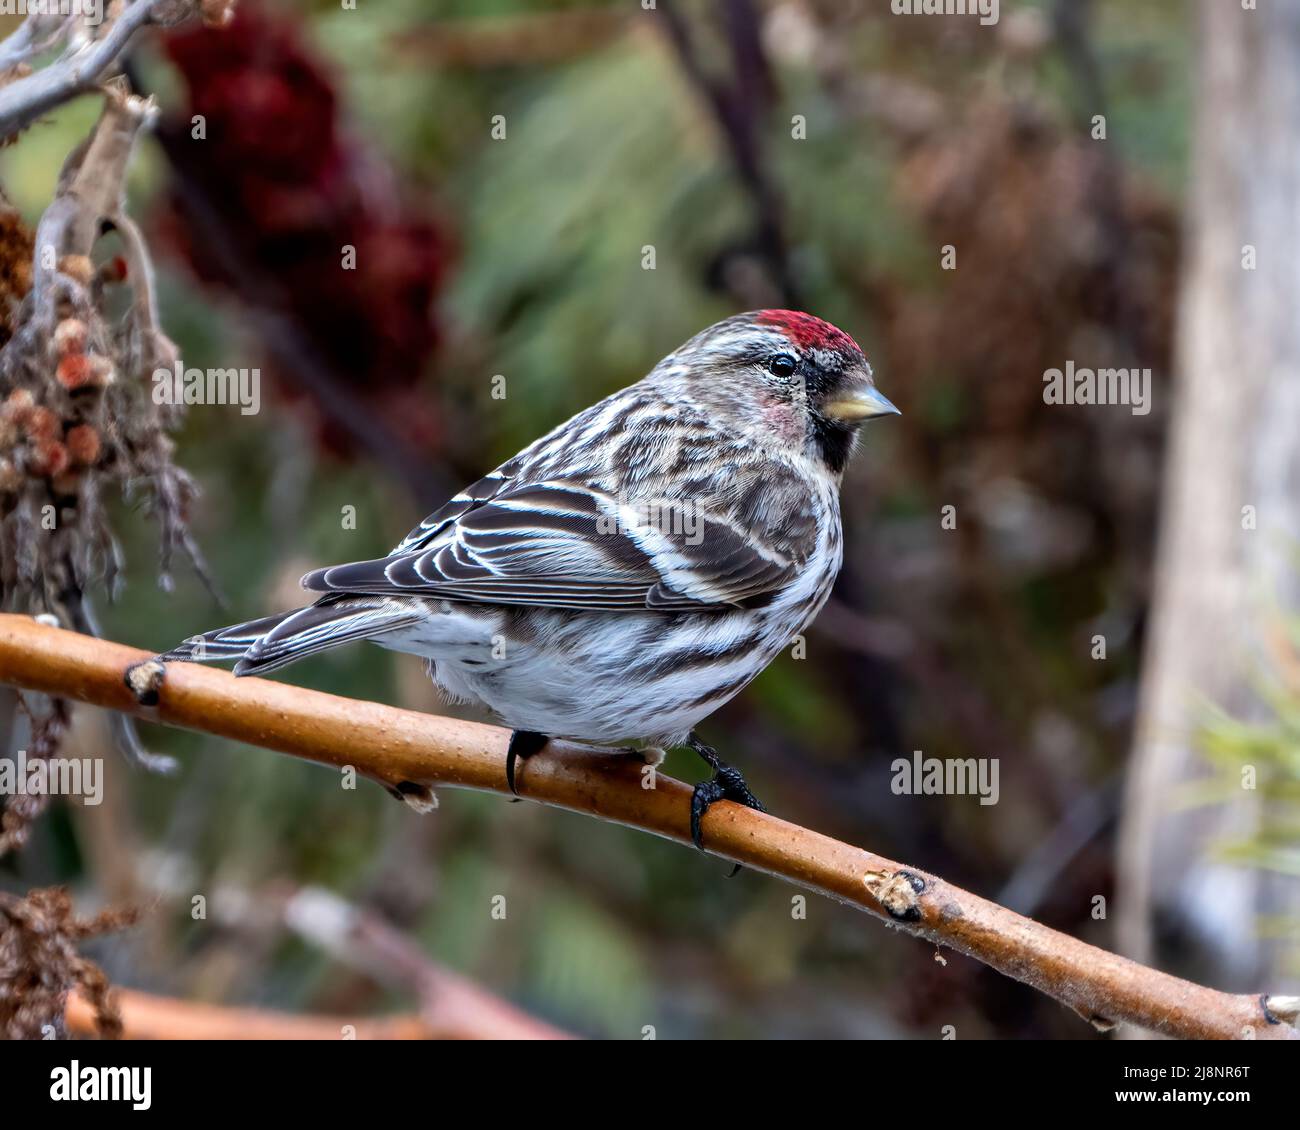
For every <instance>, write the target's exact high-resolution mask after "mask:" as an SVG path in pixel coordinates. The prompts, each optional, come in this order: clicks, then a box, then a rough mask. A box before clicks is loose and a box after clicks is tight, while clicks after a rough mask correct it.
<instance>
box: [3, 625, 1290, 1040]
mask: <svg viewBox="0 0 1300 1130" xmlns="http://www.w3.org/2000/svg"><path fill="white" fill-rule="evenodd" d="M151 658H152V657H150V656H148V655H147V654H146V653H144V652H141V651H138V650H136V649H134V648H128V647H123V646H121V645H118V644H110V643H105V642H103V641H101V640H95V639H91V638H90V637H87V636H82V635H78V634H76V633H73V632H65V631H62V630H60V629H57V628H50V627H47V626H45V625H42V624H38V623H37V622H36V621H35V620H32V619H30V618H28V617H25V616H12V615H9V616H0V682H5V683H10V684H13V685H15V686H20V687H27V688H30V689H33V690H39V691H43V692H45V693H47V694H55V695H61V696H64V697H69V698H75V699H79V700H81V701H83V702H89V703H93V704H95V705H97V706H103V707H108V708H109V709H113V710H122V711H126V712H129V713H132V714H137V715H140V716H141V717H146V718H150V719H153V720H155V721H159V722H164V723H167V724H170V725H175V726H185V727H188V728H190V729H195V730H202V731H205V732H207V733H212V734H217V735H220V736H222V737H227V738H232V739H235V740H237V741H243V742H249V743H251V744H254V745H260V746H263V747H265V748H268V749H274V750H279V751H280V752H282V753H289V754H292V755H294V756H296V757H303V758H307V759H309V760H312V761H317V762H320V763H322V764H325V765H332V766H336V767H343V766H352V767H354V768H355V769H356V770H358V771H359V772H362V773H364V774H366V775H367V776H369V777H371V778H373V779H374V780H376V781H379V782H380V783H382V784H383V785H384V786H385V787H387V788H388V789H389V790H390V791H391V792H393V793H394V794H395V795H397V796H400V797H402V798H403V799H404V800H406V801H408V803H410V804H411V805H412V806H413V807H416V808H420V809H427V808H428V807H429V806H430V802H431V799H432V795H431V792H430V787H431V786H433V785H438V784H441V785H448V786H451V787H455V788H472V789H481V790H485V791H489V792H498V793H506V792H507V791H508V785H507V783H506V775H505V753H506V744H507V740H508V734H507V732H506V731H504V730H501V729H498V728H496V727H492V726H483V725H478V724H476V723H472V722H461V721H455V720H452V719H448V718H440V717H437V716H433V715H427V714H418V713H416V712H414V711H407V710H397V709H394V708H392V707H388V706H381V705H379V704H377V703H369V702H356V701H353V700H350V699H343V698H337V697H335V696H333V695H326V694H320V693H318V692H315V691H307V690H302V689H300V688H297V687H293V686H288V685H286V684H283V683H272V682H268V681H264V680H261V679H235V678H234V677H233V676H232V675H230V674H228V673H227V672H224V671H215V670H211V669H208V668H205V667H200V666H197V665H192V664H184V663H181V664H171V665H170V666H168V667H167V668H166V670H165V676H164V673H163V672H161V671H160V670H159V668H161V666H162V665H161V664H158V663H156V662H152V663H150V662H149V661H150V660H151ZM128 672H131V674H132V679H131V686H130V687H129V686H128V685H127V674H128ZM132 687H134V688H135V689H134V690H133V689H132ZM145 703H148V704H150V705H145ZM640 770H641V766H640V765H634V764H632V763H631V762H630V760H629V759H628V758H627V757H626V756H617V755H615V756H607V757H602V756H599V755H595V754H593V753H592V752H591V751H590V750H580V749H578V748H576V747H569V746H565V745H564V744H563V743H558V742H557V743H552V744H551V745H550V746H549V747H547V749H546V750H545V751H543V752H542V753H540V754H538V755H536V756H535V757H532V758H530V759H529V760H528V762H527V764H526V766H525V768H524V769H523V770H522V772H521V774H520V778H519V786H520V792H521V793H522V794H523V795H525V796H527V797H529V798H531V799H533V800H537V801H540V802H542V803H544V804H549V805H554V806H556V807H560V808H567V809H570V810H572V811H575V812H585V813H588V814H589V815H593V816H598V817H600V818H601V819H605V820H611V821H614V822H615V823H620V824H626V825H628V826H629V827H635V828H640V829H642V830H644V831H647V832H652V833H654V834H655V835H659V836H663V837H665V838H667V839H672V840H676V841H678V842H679V843H689V842H690V832H689V812H690V795H691V790H690V788H689V787H688V786H687V785H685V784H683V783H682V782H680V781H675V780H672V779H671V778H668V777H664V776H659V777H658V778H657V780H655V781H654V787H653V788H647V787H644V780H645V778H643V775H642V773H641V771H640ZM704 833H705V840H706V843H707V846H708V850H709V851H710V852H711V853H713V854H714V855H718V856H720V857H722V858H724V859H729V860H732V861H734V862H737V863H742V864H744V865H745V866H746V867H749V868H752V869H754V870H757V871H765V872H767V873H768V874H771V875H777V876H780V877H782V878H785V879H787V880H789V881H791V882H793V883H796V884H798V885H800V886H803V887H806V888H808V889H810V890H813V891H817V892H819V893H821V894H824V895H827V896H828V897H830V898H834V899H837V900H839V901H841V902H844V903H847V904H849V905H852V906H856V907H859V908H860V909H862V910H865V911H867V912H869V913H871V914H874V915H876V916H877V917H879V918H882V919H885V920H886V921H888V922H891V923H893V924H895V925H897V926H898V927H899V928H901V929H903V930H905V931H907V932H908V933H911V934H914V935H916V936H917V937H920V938H924V939H926V940H928V941H930V942H933V943H936V944H939V945H946V946H950V947H951V948H953V949H955V950H957V951H958V952H960V953H964V954H967V955H969V956H971V957H974V958H976V959H977V960H979V961H982V962H984V963H985V964H987V965H989V966H991V967H992V968H994V969H997V970H999V971H1000V972H1002V973H1005V974H1006V975H1007V976H1009V977H1014V978H1015V979H1017V980H1019V981H1023V982H1024V983H1025V984H1028V985H1032V986H1033V987H1034V988H1037V989H1039V990H1041V991H1042V992H1045V993H1047V994H1049V995H1050V996H1052V997H1054V998H1055V999H1057V1000H1059V1001H1061V1002H1062V1003H1063V1004H1065V1005H1067V1006H1069V1007H1070V1008H1072V1009H1074V1010H1075V1011H1076V1012H1078V1013H1079V1014H1080V1015H1082V1016H1084V1017H1086V1018H1087V1019H1088V1020H1090V1021H1092V1022H1093V1023H1095V1024H1098V1025H1109V1024H1111V1023H1114V1022H1120V1021H1123V1022H1128V1023H1131V1024H1136V1025H1139V1026H1141V1027H1143V1028H1147V1029H1150V1030H1152V1031H1157V1032H1161V1033H1164V1034H1166V1035H1170V1036H1178V1037H1185V1038H1199V1039H1215V1038H1217V1039H1233V1038H1242V1037H1244V1038H1257V1039H1296V1038H1300V1033H1297V1032H1296V1030H1295V1028H1294V1027H1293V1026H1292V1025H1291V1024H1290V1023H1288V1022H1287V1021H1286V1020H1285V1019H1284V1018H1283V1016H1282V1014H1281V1013H1282V1011H1285V1009H1286V1005H1287V1003H1288V1002H1286V1001H1282V1002H1278V1001H1274V1002H1273V1004H1272V1005H1270V1000H1269V998H1267V997H1265V996H1251V995H1234V994H1230V993H1222V992H1218V991H1217V990H1214V989H1209V988H1205V987H1202V986H1199V985H1195V984H1192V983H1191V982H1188V981H1183V980H1180V979H1178V978H1176V977H1171V976H1169V975H1167V974H1164V973H1160V972H1158V971H1157V970H1154V969H1148V968H1145V967H1144V966H1141V965H1139V964H1137V963H1136V962H1133V961H1129V960H1127V959H1126V958H1122V957H1118V956H1116V955H1114V954H1110V953H1107V952H1105V951H1104V950H1100V949H1097V948H1096V947H1094V946H1089V945H1086V944H1084V943H1083V942H1080V941H1078V940H1076V939H1074V938H1070V937H1068V936H1066V935H1064V934H1060V933H1057V932H1056V931H1055V930H1049V929H1048V928H1047V927H1045V926H1042V925H1040V924H1038V923H1037V922H1033V921H1031V920H1029V919H1027V918H1022V917H1021V916H1020V915H1017V914H1013V913H1012V912H1011V911H1009V910H1006V909H1004V908H1003V907H1000V906H997V905H996V904H994V903H991V902H989V901H988V900H986V899H982V898H979V897H977V896H975V895H972V894H970V893H968V892H966V891H963V890H961V889H960V888H958V887H954V886H952V885H951V884H949V883H946V882H944V881H943V880H942V879H940V878H938V877H937V876H934V875H928V874H926V873H925V872H923V871H919V870H917V869H915V868H910V867H905V866H903V865H901V864H898V863H895V862H893V861H892V860H888V859H885V858H883V857H881V856H878V855H874V854H872V853H871V852H869V851H865V850H863V849H861V848H855V847H851V846H850V845H848V844H844V843H840V842H838V841H836V840H833V839H831V838H830V837H828V836H823V835H820V834H819V833H817V832H813V831H811V830H809V829H807V828H801V827H799V826H797V825H794V824H789V823H787V822H785V821H783V820H778V819H777V818H776V817H774V816H769V815H767V814H765V813H759V812H754V811H752V810H750V809H747V808H742V807H740V806H738V805H734V804H731V803H729V802H720V803H718V804H716V805H715V806H713V808H711V809H710V810H709V812H708V814H707V815H706V816H705V818H704Z"/></svg>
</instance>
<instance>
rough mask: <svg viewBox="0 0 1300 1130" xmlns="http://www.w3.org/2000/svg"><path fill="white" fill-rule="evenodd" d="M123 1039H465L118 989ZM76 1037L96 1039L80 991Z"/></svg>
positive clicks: (396, 1024) (73, 1005) (404, 1021)
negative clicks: (230, 1006)
mask: <svg viewBox="0 0 1300 1130" xmlns="http://www.w3.org/2000/svg"><path fill="white" fill-rule="evenodd" d="M115 994H116V997H117V1004H118V1008H119V1009H120V1010H121V1013H122V1038H123V1039H125V1040H342V1039H345V1038H352V1039H357V1040H436V1039H464V1038H466V1033H465V1032H464V1031H461V1030H456V1029H447V1028H439V1027H438V1026H436V1025H434V1024H431V1023H429V1022H428V1021H426V1020H423V1019H421V1018H420V1017H418V1016H385V1017H372V1018H367V1019H356V1018H348V1017H343V1016H302V1015H299V1014H296V1013H287V1012H269V1011H267V1010H265V1009H260V1008H227V1007H225V1006H224V1005H215V1004H201V1003H197V1002H195V1001H184V1000H176V999H175V998H173V997H156V996H153V995H151V994H149V993H140V992H136V991H135V990H134V989H117V990H115ZM63 1017H64V1022H65V1023H66V1024H67V1026H68V1032H69V1033H71V1034H72V1035H74V1036H96V1035H98V1034H99V1033H98V1029H97V1028H96V1025H95V1008H94V1006H93V1005H92V1004H91V1003H90V1002H89V1001H87V1000H86V998H85V997H83V996H82V995H81V994H80V993H76V992H74V993H72V994H70V995H69V997H68V1007H67V1009H66V1010H65V1011H64V1014H63Z"/></svg>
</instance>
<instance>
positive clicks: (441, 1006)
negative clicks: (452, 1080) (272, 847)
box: [284, 887, 568, 1040]
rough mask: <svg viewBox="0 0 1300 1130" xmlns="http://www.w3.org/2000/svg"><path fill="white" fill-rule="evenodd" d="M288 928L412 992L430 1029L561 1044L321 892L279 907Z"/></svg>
mask: <svg viewBox="0 0 1300 1130" xmlns="http://www.w3.org/2000/svg"><path fill="white" fill-rule="evenodd" d="M284 919H285V922H286V923H287V924H288V926H289V928H290V929H292V930H294V931H295V932H297V933H298V934H299V935H301V936H302V937H303V938H305V939H306V940H308V941H311V942H314V943H315V944H316V945H318V946H320V947H321V948H322V949H324V950H325V951H326V952H328V953H329V954H331V955H332V956H333V957H334V958H335V959H337V960H338V961H341V962H343V963H344V964H345V965H349V966H351V967H352V968H354V969H356V970H358V971H360V972H363V973H365V974H366V975H367V976H369V977H372V978H374V979H376V980H378V981H381V982H386V983H388V984H392V985H396V986H398V987H400V988H403V989H406V990H408V991H409V990H412V989H413V990H414V991H415V993H416V994H417V995H418V996H419V998H420V1016H421V1018H422V1019H423V1020H424V1021H425V1023H426V1024H428V1025H429V1027H430V1028H432V1029H434V1030H444V1031H464V1032H466V1033H475V1034H476V1035H477V1036H479V1037H482V1038H492V1039H499V1040H563V1039H567V1038H568V1036H567V1034H566V1033H564V1032H561V1031H560V1030H559V1029H557V1028H552V1027H551V1026H550V1025H549V1024H545V1023H543V1022H542V1021H540V1020H535V1019H533V1017H531V1016H529V1015H527V1013H524V1012H521V1011H519V1009H517V1008H515V1007H514V1006H513V1005H511V1004H508V1003H507V1002H505V1001H503V1000H500V999H499V998H497V997H495V996H493V995H492V994H491V993H489V992H487V991H486V990H485V989H482V988H480V987H479V986H478V985H475V984H474V983H473V982H472V981H470V980H467V979H466V978H464V977H461V976H460V975H459V974H457V973H454V972H452V970H450V969H448V968H446V967H445V966H443V965H440V964H439V963H438V962H436V961H434V960H433V959H432V958H430V957H428V956H427V955H426V954H425V953H424V951H423V950H421V949H420V948H419V946H417V945H416V944H415V943H414V942H412V941H411V940H410V939H409V938H407V937H406V936H405V935H404V934H402V933H401V932H400V931H398V930H396V929H394V928H393V927H392V926H390V925H389V924H388V923H387V922H385V921H384V920H383V919H382V918H380V917H378V916H377V915H375V914H371V913H368V912H366V911H365V910H362V909H361V908H359V907H356V906H353V905H352V904H350V903H347V902H345V901H344V900H343V899H341V898H339V897H338V896H337V895H334V894H331V893H330V892H329V891H326V890H323V889H321V888H315V887H307V888H304V889H303V890H300V891H298V892H296V893H295V894H294V895H293V897H292V898H290V899H289V901H288V903H287V904H286V905H285V908H284Z"/></svg>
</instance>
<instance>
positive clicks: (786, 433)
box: [760, 396, 803, 441]
mask: <svg viewBox="0 0 1300 1130" xmlns="http://www.w3.org/2000/svg"><path fill="white" fill-rule="evenodd" d="M760 411H761V412H762V414H763V423H764V424H766V425H767V426H768V427H769V428H770V429H771V430H772V431H773V432H774V433H775V434H776V435H778V436H780V437H781V438H782V439H787V440H791V441H793V440H797V439H799V438H800V437H801V436H802V435H803V422H802V421H801V420H800V419H799V416H798V413H796V412H795V410H794V408H793V407H792V406H791V404H790V403H789V402H788V401H783V400H778V399H777V398H776V397H774V396H765V397H763V398H762V399H761V401H760Z"/></svg>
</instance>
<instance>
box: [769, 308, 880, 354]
mask: <svg viewBox="0 0 1300 1130" xmlns="http://www.w3.org/2000/svg"><path fill="white" fill-rule="evenodd" d="M758 321H759V322H761V323H763V324H765V325H769V326H778V327H780V328H781V329H782V330H784V331H785V332H786V334H787V335H788V336H789V338H790V340H791V341H793V342H794V343H795V345H797V346H799V348H801V349H831V350H837V351H843V350H848V349H851V350H853V351H854V352H857V353H861V352H862V350H861V349H860V348H859V347H858V343H857V342H856V341H854V340H853V339H852V338H851V337H849V335H848V334H846V333H845V332H844V331H843V330H841V329H837V328H836V327H835V326H832V325H831V324H830V322H823V321H822V320H821V319H820V318H814V317H813V316H812V315H811V314H804V313H801V312H800V311H798V310H760V311H759V312H758Z"/></svg>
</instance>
